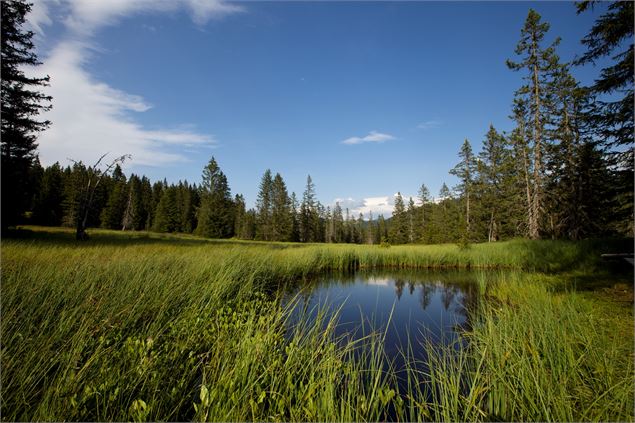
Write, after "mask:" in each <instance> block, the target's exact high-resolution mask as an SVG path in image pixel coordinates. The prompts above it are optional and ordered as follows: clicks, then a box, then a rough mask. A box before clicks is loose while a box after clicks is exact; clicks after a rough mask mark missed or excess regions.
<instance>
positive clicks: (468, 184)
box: [450, 139, 476, 239]
mask: <svg viewBox="0 0 635 423" xmlns="http://www.w3.org/2000/svg"><path fill="white" fill-rule="evenodd" d="M459 158H460V159H461V161H460V162H459V163H458V164H457V165H456V166H454V168H453V169H452V170H450V174H452V175H454V176H456V177H457V178H459V181H460V182H459V185H457V186H456V188H455V189H456V190H457V192H458V193H459V194H460V197H461V198H462V199H464V202H465V226H464V229H463V230H462V232H463V234H462V235H463V236H464V237H466V238H468V239H470V238H471V237H472V228H471V221H470V196H471V195H472V190H473V185H474V176H475V173H476V160H475V158H474V153H473V152H472V146H471V145H470V142H469V141H468V140H467V139H466V140H465V141H464V142H463V145H462V146H461V151H460V152H459Z"/></svg>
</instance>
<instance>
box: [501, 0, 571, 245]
mask: <svg viewBox="0 0 635 423" xmlns="http://www.w3.org/2000/svg"><path fill="white" fill-rule="evenodd" d="M547 31H549V24H548V23H546V22H542V21H541V17H540V15H539V14H538V13H537V12H536V11H535V10H533V9H530V10H529V13H528V15H527V19H526V20H525V25H524V27H523V29H522V30H521V33H520V41H519V42H518V44H517V46H516V55H518V56H520V59H521V61H520V62H513V61H511V60H507V66H508V67H509V68H510V69H511V70H514V71H525V76H524V80H525V81H526V83H525V84H524V85H522V86H521V87H520V88H519V89H518V90H517V91H516V94H515V95H516V99H515V104H516V106H518V107H516V115H517V117H518V120H521V121H522V134H523V135H522V136H524V137H526V143H527V148H528V149H529V150H530V151H531V153H532V154H531V155H528V156H527V158H526V161H527V168H532V172H531V178H530V183H529V187H530V188H531V189H530V205H529V210H528V213H527V215H528V227H529V236H530V237H531V238H534V239H537V238H540V236H541V231H542V230H543V228H544V217H543V213H544V204H543V203H544V188H545V187H544V174H545V169H544V160H545V159H544V155H545V148H546V142H547V139H546V133H545V125H546V124H547V122H548V121H549V120H550V111H551V107H550V106H551V104H550V103H551V100H552V97H551V92H550V87H551V77H552V75H553V73H554V72H555V71H556V70H557V69H558V66H559V58H558V56H557V55H556V53H555V49H556V47H557V45H558V44H559V42H560V39H559V38H556V40H555V41H554V42H553V43H551V44H550V45H548V46H544V45H543V44H544V38H545V36H546V34H547ZM521 111H522V112H521Z"/></svg>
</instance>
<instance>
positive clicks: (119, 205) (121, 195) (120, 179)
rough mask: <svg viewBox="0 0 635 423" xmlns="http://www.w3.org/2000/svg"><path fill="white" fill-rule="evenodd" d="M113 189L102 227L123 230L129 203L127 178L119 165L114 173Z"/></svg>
mask: <svg viewBox="0 0 635 423" xmlns="http://www.w3.org/2000/svg"><path fill="white" fill-rule="evenodd" d="M111 179H112V182H113V188H112V191H111V192H110V195H109V196H108V203H107V204H106V208H104V209H103V211H102V213H101V218H100V219H101V226H102V227H103V228H106V229H121V222H122V220H123V217H124V212H125V210H126V204H127V202H128V197H129V196H128V190H127V183H126V176H125V175H124V174H123V171H122V169H121V167H120V166H119V165H117V166H116V167H115V170H114V171H113V173H112V177H111Z"/></svg>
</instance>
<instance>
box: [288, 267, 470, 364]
mask: <svg viewBox="0 0 635 423" xmlns="http://www.w3.org/2000/svg"><path fill="white" fill-rule="evenodd" d="M476 278H477V275H476V273H474V272H469V271H443V272H440V271H403V270H401V271H400V270H388V271H357V272H356V273H354V274H329V275H323V276H321V277H319V278H317V279H315V280H312V281H307V282H306V283H305V284H303V285H302V286H301V287H300V288H299V289H298V290H297V291H296V292H295V293H294V294H292V295H299V296H300V299H299V303H300V304H299V307H297V308H296V309H295V313H294V314H295V316H294V318H292V319H291V322H292V324H293V322H294V321H296V322H297V320H298V318H299V316H300V315H301V314H303V313H308V315H309V317H310V318H314V317H315V315H316V314H317V312H318V310H319V309H326V310H327V312H328V313H334V312H336V311H337V312H339V323H338V325H337V327H336V329H335V334H336V336H338V337H339V336H343V337H344V339H347V340H356V339H360V338H361V337H363V336H365V335H368V334H369V333H370V332H372V331H380V332H381V333H382V334H385V341H384V351H385V353H386V355H387V358H388V359H390V360H391V361H393V364H394V365H395V366H396V367H397V368H399V367H401V366H402V365H403V355H402V354H401V351H405V350H406V349H408V346H410V348H409V349H410V351H411V353H412V356H411V358H414V359H417V360H423V359H425V352H424V348H423V347H422V345H423V344H424V343H425V342H431V343H433V344H436V345H439V344H443V345H449V344H452V343H455V341H456V340H457V334H458V331H459V330H461V328H466V327H469V310H470V309H471V308H473V307H474V304H475V301H476V292H477V288H476V284H475V282H476ZM304 317H305V318H306V316H304Z"/></svg>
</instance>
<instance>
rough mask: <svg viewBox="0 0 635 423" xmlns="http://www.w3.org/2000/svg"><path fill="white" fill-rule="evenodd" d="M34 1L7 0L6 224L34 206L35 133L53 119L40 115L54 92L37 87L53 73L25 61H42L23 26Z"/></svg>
mask: <svg viewBox="0 0 635 423" xmlns="http://www.w3.org/2000/svg"><path fill="white" fill-rule="evenodd" d="M30 11H31V5H30V4H28V3H26V2H24V1H18V0H11V1H3V2H2V36H1V37H0V39H1V42H2V60H0V68H1V70H0V72H1V78H0V79H1V80H2V114H1V116H2V118H1V120H2V125H1V126H2V135H1V138H2V154H1V158H2V162H1V164H0V167H1V170H2V190H1V193H2V201H1V203H2V219H1V220H2V227H3V228H7V227H8V226H10V225H15V224H16V223H19V221H20V220H21V219H22V214H23V213H24V212H25V211H26V210H27V209H28V208H29V207H30V206H31V204H30V202H31V198H32V197H33V194H34V189H35V188H36V186H35V184H33V183H32V181H31V180H30V171H31V169H32V167H33V166H34V165H35V163H36V161H37V155H36V151H35V150H36V148H37V143H36V136H37V133H38V132H40V131H43V130H44V129H46V128H47V127H48V126H49V125H50V122H49V121H46V120H45V121H40V120H37V119H36V117H37V115H38V114H40V113H41V112H43V111H46V110H49V109H50V107H51V106H50V101H51V97H50V96H47V95H44V94H43V93H41V92H40V91H37V89H38V88H39V87H42V86H46V85H48V82H49V77H48V76H46V77H43V78H37V77H28V76H27V75H26V74H25V73H24V67H25V66H37V65H39V64H40V62H39V61H38V59H37V56H36V54H35V52H34V49H35V46H34V44H33V41H32V38H33V32H32V31H25V30H24V29H23V28H22V27H23V25H24V23H25V19H26V15H27V14H28V13H29V12H30Z"/></svg>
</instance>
